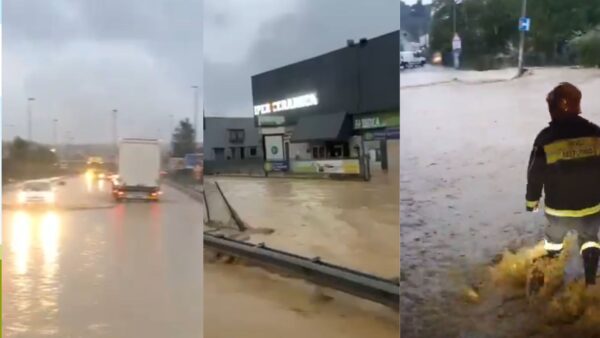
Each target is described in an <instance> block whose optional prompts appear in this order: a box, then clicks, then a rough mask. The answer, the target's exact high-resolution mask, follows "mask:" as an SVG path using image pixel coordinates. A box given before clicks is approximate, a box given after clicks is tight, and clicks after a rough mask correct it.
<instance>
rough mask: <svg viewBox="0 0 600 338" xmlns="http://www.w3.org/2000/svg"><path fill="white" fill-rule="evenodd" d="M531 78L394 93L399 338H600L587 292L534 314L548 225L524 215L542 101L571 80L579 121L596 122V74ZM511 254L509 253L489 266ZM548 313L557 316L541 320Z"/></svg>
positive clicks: (550, 72)
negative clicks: (534, 268) (529, 292)
mask: <svg viewBox="0 0 600 338" xmlns="http://www.w3.org/2000/svg"><path fill="white" fill-rule="evenodd" d="M532 72H533V73H532V75H526V76H525V77H524V78H522V79H519V80H512V81H504V78H505V76H504V72H501V73H499V74H500V75H502V76H499V77H498V81H497V82H493V81H491V82H490V80H492V78H493V76H490V75H489V74H486V73H482V75H481V79H482V81H484V82H488V83H487V84H486V83H479V84H477V83H476V82H471V83H461V82H453V83H445V84H439V85H432V86H420V87H411V86H407V87H404V86H403V85H401V86H402V87H403V89H402V90H401V101H400V102H401V103H400V104H401V108H400V111H401V128H402V129H401V137H402V139H401V143H402V151H401V160H400V163H401V168H400V173H401V175H400V186H401V188H400V205H401V206H400V208H401V216H400V217H401V232H402V237H401V248H402V249H401V250H402V256H401V263H402V277H401V313H402V337H404V338H412V337H540V338H541V337H555V336H562V335H566V334H567V333H568V334H577V333H579V334H581V336H585V337H592V336H591V335H590V332H598V330H600V329H598V327H600V326H599V325H598V319H597V318H598V316H594V314H597V313H598V311H599V309H598V305H599V304H600V301H599V298H598V297H597V296H598V295H599V294H598V293H594V292H595V291H593V290H592V291H591V293H590V294H588V295H586V296H585V297H584V296H581V295H582V293H581V292H578V291H573V290H566V291H573V292H570V293H569V292H567V293H560V292H559V293H558V294H556V295H553V297H552V300H551V301H550V302H549V303H546V304H545V305H543V306H542V307H541V308H535V307H532V306H530V305H529V304H528V302H527V299H526V298H525V296H524V285H522V284H523V283H524V282H525V273H526V270H527V267H528V264H530V261H531V258H532V257H534V256H535V255H536V254H539V248H537V249H531V250H530V248H533V247H534V246H535V245H536V244H537V243H538V242H539V241H540V240H541V239H542V234H543V225H544V224H545V220H544V217H543V215H542V214H528V213H526V212H525V183H526V182H525V181H526V170H527V161H528V159H529V152H530V151H531V146H532V143H533V139H534V137H535V136H536V134H537V133H538V132H539V131H540V130H541V129H542V128H544V127H545V126H546V125H547V122H548V121H549V116H548V113H547V109H546V103H545V96H546V94H547V93H548V91H550V90H551V89H552V88H553V87H554V86H555V85H557V84H558V83H559V82H562V81H570V82H572V83H573V84H575V85H577V86H578V87H579V88H580V89H581V91H582V93H583V99H582V109H583V116H584V117H585V118H588V119H590V120H592V121H594V122H596V123H598V122H600V97H598V96H597V95H594V93H595V92H597V88H599V87H600V72H599V71H598V70H589V69H588V70H586V69H567V68H561V69H534V70H533V71H532ZM456 74H458V75H455V76H458V77H460V72H456ZM402 76H404V75H402ZM402 76H401V83H403V84H404V83H409V84H411V83H418V84H419V85H421V84H422V83H421V82H419V81H417V80H415V79H414V78H412V77H418V76H419V73H418V72H412V73H409V74H407V75H406V81H404V79H405V78H404V77H402ZM455 76H453V77H455ZM469 76H471V77H473V76H472V75H469ZM470 80H473V79H472V78H471V79H470ZM507 249H508V250H510V251H512V252H514V253H510V252H507V253H506V254H505V256H504V258H503V260H502V261H501V262H500V263H499V264H498V265H496V266H492V265H494V263H498V261H500V256H499V255H500V254H502V253H503V252H504V251H505V250H507ZM492 262H494V263H492ZM553 268H555V267H553ZM575 289H576V287H575ZM562 291H565V290H561V292H562ZM580 296H581V297H580ZM561 297H562V298H561ZM569 297H570V298H569ZM569 307H570V308H569ZM551 310H552V311H551ZM567 310H569V311H571V312H570V313H569V311H567ZM548 311H550V312H552V313H553V314H555V315H558V318H556V316H555V318H554V319H551V320H550V321H549V320H548V319H549V318H550V317H548V316H546V315H547V314H548V313H549V312H548ZM544 316H546V318H545V319H543V317H544ZM594 318H595V319H594ZM589 330H596V331H589Z"/></svg>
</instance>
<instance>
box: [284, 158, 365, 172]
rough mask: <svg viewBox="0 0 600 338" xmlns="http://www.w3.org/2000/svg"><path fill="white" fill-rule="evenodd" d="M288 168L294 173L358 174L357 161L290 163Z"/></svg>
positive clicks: (302, 161) (303, 161) (358, 166)
mask: <svg viewBox="0 0 600 338" xmlns="http://www.w3.org/2000/svg"><path fill="white" fill-rule="evenodd" d="M290 167H291V170H292V172H295V173H315V174H318V173H324V174H360V163H359V162H358V159H348V160H301V161H292V162H291V165H290Z"/></svg>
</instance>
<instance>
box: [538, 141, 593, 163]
mask: <svg viewBox="0 0 600 338" xmlns="http://www.w3.org/2000/svg"><path fill="white" fill-rule="evenodd" d="M544 152H545V153H546V163H547V164H552V163H555V162H558V161H561V160H575V159H580V158H586V157H592V156H600V137H579V138H573V139H568V140H560V141H556V142H552V143H550V144H548V145H545V146H544Z"/></svg>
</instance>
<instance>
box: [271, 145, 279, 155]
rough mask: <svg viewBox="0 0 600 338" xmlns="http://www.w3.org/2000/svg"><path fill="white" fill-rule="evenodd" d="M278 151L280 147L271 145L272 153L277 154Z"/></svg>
mask: <svg viewBox="0 0 600 338" xmlns="http://www.w3.org/2000/svg"><path fill="white" fill-rule="evenodd" d="M278 152H279V148H277V146H272V147H271V154H273V155H277V153H278Z"/></svg>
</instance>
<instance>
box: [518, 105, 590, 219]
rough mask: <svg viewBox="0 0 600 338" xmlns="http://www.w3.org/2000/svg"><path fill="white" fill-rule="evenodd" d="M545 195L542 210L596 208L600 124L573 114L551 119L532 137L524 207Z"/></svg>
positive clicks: (558, 212) (562, 212)
mask: <svg viewBox="0 0 600 338" xmlns="http://www.w3.org/2000/svg"><path fill="white" fill-rule="evenodd" d="M542 188H543V190H544V195H545V200H544V202H545V209H544V210H545V212H546V213H547V214H550V215H554V216H559V217H583V216H588V215H592V214H595V213H598V212H600V127H598V126H597V125H595V124H593V123H591V122H589V121H588V120H586V119H584V118H582V117H580V116H576V117H572V118H569V119H566V120H561V121H553V122H550V125H549V126H548V127H546V128H544V129H543V130H542V131H541V132H540V133H539V134H538V136H537V137H536V139H535V142H534V144H533V150H532V151H531V156H530V158H529V167H528V170H527V196H526V199H527V210H531V209H532V208H533V207H534V206H535V205H536V204H537V202H538V201H539V200H540V198H541V195H542Z"/></svg>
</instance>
